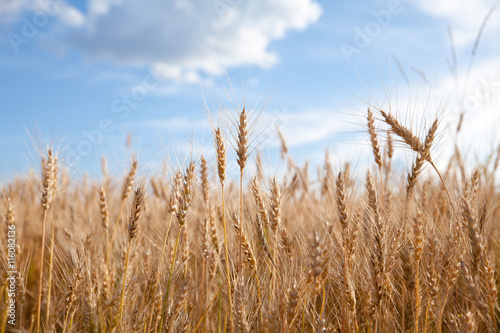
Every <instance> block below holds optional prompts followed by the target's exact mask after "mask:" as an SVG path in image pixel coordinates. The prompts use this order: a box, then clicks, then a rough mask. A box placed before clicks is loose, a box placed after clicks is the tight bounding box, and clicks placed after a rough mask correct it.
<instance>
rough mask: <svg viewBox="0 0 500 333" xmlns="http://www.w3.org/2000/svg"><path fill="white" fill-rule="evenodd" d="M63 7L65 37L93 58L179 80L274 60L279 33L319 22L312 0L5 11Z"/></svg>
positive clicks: (150, 1)
mask: <svg viewBox="0 0 500 333" xmlns="http://www.w3.org/2000/svg"><path fill="white" fill-rule="evenodd" d="M44 4H45V5H47V4H50V5H54V4H58V6H59V7H60V8H61V9H62V11H61V13H59V15H58V16H57V18H58V20H60V21H63V22H64V21H67V22H65V23H68V25H69V26H71V28H70V29H68V31H67V34H66V36H65V38H64V39H63V41H64V43H65V44H67V45H70V46H72V47H75V48H77V49H79V50H80V51H81V52H82V53H83V54H84V55H85V56H86V58H87V59H90V60H96V61H109V62H112V63H117V64H121V65H145V64H153V65H157V66H160V67H162V68H164V69H168V70H165V71H164V73H165V75H166V77H167V78H168V79H171V80H173V81H186V82H192V81H200V80H201V77H200V75H214V74H215V75H217V74H221V73H223V72H224V71H226V70H227V69H228V68H231V67H235V66H236V67H238V66H245V65H257V66H260V67H264V68H265V67H269V66H272V65H273V64H275V63H276V61H277V60H278V55H277V54H276V53H274V52H272V51H271V50H270V47H269V45H270V43H271V42H272V41H273V40H278V39H281V38H283V37H284V36H285V35H286V33H287V32H289V31H290V30H302V29H305V28H307V27H308V26H309V25H311V24H312V23H314V22H316V21H317V20H318V19H319V17H320V16H321V13H322V9H321V7H320V6H319V5H318V4H317V3H316V2H315V1H314V0H288V1H284V0H253V1H243V0H210V1H206V0H175V1H161V0H140V1H139V0H130V1H121V0H89V1H88V3H87V7H86V12H85V13H82V12H81V11H79V10H78V9H76V8H74V7H71V6H70V5H67V4H66V3H64V2H62V1H59V0H8V1H7V2H5V3H2V5H0V17H2V18H5V19H7V18H9V19H11V20H12V18H15V17H16V15H17V16H19V13H21V12H23V11H25V12H26V11H37V10H40V8H42V7H41V6H42V5H44Z"/></svg>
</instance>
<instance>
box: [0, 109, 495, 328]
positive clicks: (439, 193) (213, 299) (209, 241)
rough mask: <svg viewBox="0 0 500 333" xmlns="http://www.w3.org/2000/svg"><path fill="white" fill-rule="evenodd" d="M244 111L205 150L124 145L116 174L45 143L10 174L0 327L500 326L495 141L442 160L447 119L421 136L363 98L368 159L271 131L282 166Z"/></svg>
mask: <svg viewBox="0 0 500 333" xmlns="http://www.w3.org/2000/svg"><path fill="white" fill-rule="evenodd" d="M251 116H252V115H251V114H249V113H248V112H247V111H246V110H245V109H244V108H243V109H242V110H237V111H236V112H235V115H234V119H233V120H234V121H226V122H222V123H228V124H230V125H229V127H231V128H227V126H222V127H221V128H219V127H215V126H214V127H213V128H212V130H213V133H212V134H213V148H212V151H213V154H212V156H203V155H201V154H200V155H198V156H193V154H191V155H188V156H187V157H186V159H185V162H184V163H181V164H182V165H175V164H172V165H168V167H167V168H166V170H165V172H164V173H163V174H154V175H149V176H147V177H145V176H142V175H143V173H141V171H142V170H141V160H140V159H136V157H135V156H131V158H130V161H129V162H128V168H129V169H128V171H127V173H126V174H125V175H123V177H116V176H111V175H109V174H107V173H106V171H105V168H103V174H102V176H101V177H100V178H98V179H86V178H84V179H73V178H71V176H70V174H69V173H68V171H67V170H66V169H65V168H64V167H62V166H61V161H60V160H59V155H60V154H59V152H58V151H57V150H55V149H53V148H52V147H50V146H49V147H47V148H46V150H45V151H43V153H42V154H41V155H42V156H41V157H40V160H41V167H38V168H35V169H34V171H33V172H30V173H29V174H27V175H26V176H25V177H23V178H16V179H14V180H12V181H11V182H9V183H7V184H3V185H2V188H1V194H2V196H1V201H2V204H1V211H2V219H1V222H2V225H3V226H2V230H5V231H4V232H2V242H1V247H0V258H1V259H0V260H2V268H1V275H0V277H1V280H0V283H1V286H0V299H1V302H0V327H1V330H0V332H116V333H118V332H143V333H146V332H158V333H160V332H342V333H346V332H496V331H498V330H499V327H500V326H499V320H498V319H499V318H498V314H499V312H498V310H499V309H498V291H497V283H498V282H497V271H498V267H499V264H500V255H499V247H498V242H499V241H500V235H499V234H498V227H499V223H498V221H499V219H500V212H499V210H498V205H497V203H498V198H499V193H498V190H497V187H496V185H495V174H496V172H497V169H498V164H499V154H500V151H499V152H493V153H492V155H491V158H490V159H488V160H487V161H486V162H484V163H478V164H477V165H464V162H463V161H464V160H465V159H464V158H463V157H462V154H463V152H461V150H460V147H456V149H455V154H454V155H453V156H452V158H451V159H450V160H449V162H448V164H447V167H446V168H442V167H441V168H438V167H437V165H436V164H435V160H436V159H437V158H436V156H435V155H434V154H433V152H434V151H433V144H434V143H435V142H434V141H435V139H436V136H437V133H438V132H439V131H440V129H441V128H440V126H441V123H440V119H435V121H434V122H432V123H431V124H429V126H427V128H425V133H424V135H421V136H419V135H417V134H416V131H414V130H413V129H412V128H410V127H409V126H408V125H406V124H405V123H404V121H403V120H402V119H398V116H397V114H393V113H391V112H389V111H387V110H381V109H376V108H371V110H370V109H368V111H367V112H366V113H364V116H363V117H364V124H365V125H364V126H365V131H366V140H367V142H370V146H371V150H372V153H373V158H372V163H371V165H370V167H369V168H368V169H369V171H368V172H366V173H364V172H363V174H360V173H357V174H358V175H359V177H354V176H353V175H354V172H353V171H352V170H350V169H351V167H350V165H349V164H345V165H344V166H342V167H334V166H333V165H332V163H331V161H330V160H329V159H328V157H327V158H326V159H325V161H324V163H323V164H321V165H319V166H316V165H313V164H312V163H306V164H305V165H303V166H299V165H297V164H296V163H295V162H294V160H293V156H291V155H290V154H289V152H288V148H287V145H286V140H285V139H284V138H283V136H282V135H281V134H280V138H282V147H281V154H282V159H283V161H284V163H285V165H286V170H285V172H283V173H282V174H284V175H281V176H280V175H279V174H277V173H276V172H273V170H270V169H269V168H266V166H265V163H264V162H263V161H262V158H261V155H259V154H258V153H257V150H256V148H257V147H255V144H254V142H255V141H254V140H252V139H251V138H252V137H253V136H254V135H256V133H254V132H253V131H255V129H254V128H253V127H252V123H251V119H250V118H251ZM442 144H443V145H451V146H453V145H454V143H453V142H451V143H448V142H444V143H442ZM396 150H405V151H406V152H407V153H410V154H411V156H412V159H413V162H412V163H410V164H409V165H408V166H407V168H406V169H407V171H406V172H403V173H401V172H398V171H396V170H395V169H394V168H392V167H391V163H392V161H393V155H394V153H395V151H396ZM249 164H252V168H249ZM228 165H235V166H236V167H237V170H238V172H237V173H238V176H237V177H233V179H231V177H232V176H230V174H229V172H227V170H228ZM254 166H255V167H254ZM316 167H318V172H317V174H316V172H313V171H314V170H315V168H316ZM253 170H256V172H254V171H253ZM423 170H425V172H422V171H423ZM313 174H314V176H313ZM12 230H15V238H12V237H10V235H11V234H9V233H8V231H12ZM12 239H15V246H14V245H12V246H11V245H10V244H11V242H10V240H12ZM10 253H15V262H14V266H15V271H16V273H15V274H13V275H14V276H15V279H14V280H12V279H10V278H9V277H10V276H11V275H12V272H11V269H9V267H10V266H9V265H10V264H12V263H13V261H12V260H11V261H9V258H12V256H11V257H9V254H10ZM12 304H14V312H12ZM12 313H14V314H15V315H14V318H15V322H13V321H12V316H11V315H12ZM13 324H15V325H13Z"/></svg>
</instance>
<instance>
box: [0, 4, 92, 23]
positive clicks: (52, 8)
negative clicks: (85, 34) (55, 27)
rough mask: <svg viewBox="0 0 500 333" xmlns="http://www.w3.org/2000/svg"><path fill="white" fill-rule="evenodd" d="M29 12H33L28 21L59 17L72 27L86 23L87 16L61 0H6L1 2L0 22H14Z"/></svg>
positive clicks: (27, 17)
mask: <svg viewBox="0 0 500 333" xmlns="http://www.w3.org/2000/svg"><path fill="white" fill-rule="evenodd" d="M27 12H31V13H32V15H26V20H28V21H36V20H40V22H44V21H43V20H45V18H44V17H46V18H57V19H58V20H59V21H61V22H62V23H64V24H66V25H68V26H72V27H79V26H82V25H83V24H84V23H85V16H84V15H83V14H82V13H81V12H80V11H79V10H78V9H76V8H74V7H73V6H71V5H69V4H68V3H66V2H64V1H61V0H4V1H2V3H1V4H0V22H2V23H3V24H10V23H13V22H15V21H16V20H18V19H19V17H20V16H21V15H22V14H24V13H27ZM35 24H36V22H35ZM42 25H45V24H42Z"/></svg>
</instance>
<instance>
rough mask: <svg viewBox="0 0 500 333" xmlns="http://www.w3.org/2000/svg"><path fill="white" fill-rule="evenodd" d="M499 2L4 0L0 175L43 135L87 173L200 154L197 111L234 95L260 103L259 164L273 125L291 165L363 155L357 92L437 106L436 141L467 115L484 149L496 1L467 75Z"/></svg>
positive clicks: (499, 20) (495, 59)
mask: <svg viewBox="0 0 500 333" xmlns="http://www.w3.org/2000/svg"><path fill="white" fill-rule="evenodd" d="M499 4H500V1H498V0H497V1H494V0H489V1H488V0H481V1H460V2H458V1H452V0H437V1H430V0H412V1H403V0H401V1H398V0H391V1H343V0H339V1H313V0H288V1H282V0H266V1H264V0H262V1H260V0H259V1H257V0H253V1H248V0H209V1H206V0H175V1H174V0H170V1H164V0H163V1H160V0H142V1H138V0H129V1H126V0H124V1H122V0H87V1H84V0H81V1H66V2H64V1H56V0H3V1H2V2H1V4H0V109H1V110H2V111H1V112H2V121H1V122H0V181H6V180H8V179H9V178H11V177H12V176H14V175H23V174H24V173H26V171H27V170H28V169H29V168H30V167H34V166H37V164H36V163H38V149H39V148H40V147H43V145H44V144H45V143H53V145H54V146H55V147H59V148H60V150H61V153H60V155H61V158H62V162H63V163H64V164H66V165H67V166H69V167H70V172H71V173H72V174H74V175H76V176H79V175H82V174H83V173H85V172H89V173H90V174H92V175H98V173H99V167H100V159H101V156H103V155H106V156H107V158H108V160H109V164H110V168H111V171H112V172H115V173H122V172H123V171H124V170H125V168H126V164H127V158H128V156H130V154H131V152H132V151H134V152H136V153H137V154H138V155H139V157H140V159H141V162H142V164H143V166H144V169H146V170H156V168H160V167H161V160H162V159H165V158H166V159H170V160H171V162H172V163H181V162H182V158H183V157H182V156H185V155H186V154H187V153H189V151H190V150H194V151H195V154H199V153H205V154H211V152H212V150H213V148H212V141H211V135H210V122H209V120H208V117H207V113H206V104H207V105H208V107H209V108H210V109H211V111H212V112H213V113H214V116H215V115H216V113H217V109H218V103H222V104H224V105H226V106H229V105H230V104H229V103H230V102H229V101H228V97H229V98H230V99H232V100H233V101H235V100H237V102H238V103H239V105H240V106H241V105H242V103H243V94H242V90H244V92H245V94H244V96H245V97H244V99H245V101H246V104H247V106H251V105H252V104H253V102H255V101H257V107H262V106H264V105H265V110H264V111H263V113H262V115H261V118H260V122H259V124H260V127H259V132H263V134H262V135H261V136H260V138H259V139H258V140H257V141H258V142H259V143H260V145H259V149H261V150H263V151H264V155H265V156H266V159H268V160H269V161H270V163H271V161H272V160H274V159H275V158H276V156H277V152H276V149H275V148H276V147H277V145H278V140H277V137H276V135H274V134H273V130H274V128H275V126H276V125H277V126H279V127H280V128H281V130H282V132H283V133H284V135H285V137H286V138H287V141H288V143H289V146H290V148H291V152H292V154H293V156H294V158H295V159H296V161H297V162H298V163H299V164H302V163H304V162H305V161H306V160H312V161H316V162H320V161H321V159H322V158H323V156H324V151H325V149H326V148H327V147H328V148H329V149H330V150H331V156H332V159H334V161H335V162H334V165H340V163H341V162H344V161H348V160H358V156H365V155H363V154H366V150H367V145H366V143H367V138H366V133H364V132H363V131H364V127H363V125H364V122H365V121H364V118H363V117H364V116H365V113H366V103H363V102H362V100H366V101H368V102H370V103H373V104H375V105H380V106H383V107H387V108H388V107H389V104H390V107H391V110H392V111H393V112H394V113H397V114H398V115H399V116H400V117H401V118H402V119H404V120H405V122H406V123H407V124H412V125H413V126H414V127H415V128H417V129H423V128H424V127H425V124H428V121H429V120H431V119H433V117H434V116H436V114H439V116H440V117H442V119H443V121H442V123H443V125H445V126H443V129H442V132H441V136H442V138H443V140H442V141H443V142H446V140H445V139H444V138H446V137H451V138H452V139H451V140H455V138H453V137H452V136H453V131H452V130H451V129H452V128H453V127H454V126H456V125H454V124H455V123H454V122H456V119H457V116H458V114H459V113H460V111H459V110H467V113H466V116H465V120H466V121H465V126H464V129H463V131H462V132H461V135H460V137H459V138H457V139H456V140H458V141H457V142H459V143H460V144H462V145H463V146H464V147H466V150H467V151H468V152H470V155H471V156H473V157H474V158H477V156H485V155H487V154H488V153H489V152H491V150H492V149H493V148H494V147H496V145H497V144H498V143H499V142H500V137H499V135H497V134H496V133H497V132H498V131H497V130H496V128H497V126H498V124H499V123H498V121H499V119H500V118H499V116H498V115H499V111H500V110H499V107H500V103H499V98H498V97H497V96H498V95H499V91H500V84H499V82H500V43H498V41H499V40H498V36H500V8H497V9H496V10H494V11H493V12H492V14H491V16H490V18H489V21H488V23H487V25H486V26H485V28H484V30H483V34H482V37H481V43H480V44H479V47H478V49H477V53H476V57H475V59H474V63H473V66H472V67H471V70H470V71H468V68H469V61H470V55H471V50H472V49H473V44H474V40H475V38H476V36H477V33H478V30H479V27H480V26H481V23H482V22H483V19H484V18H485V16H486V15H487V14H488V12H489V11H490V10H491V8H492V7H493V6H495V5H499ZM449 28H450V29H451V31H452V34H453V42H454V45H455V53H456V65H455V67H456V76H455V77H454V76H453V75H452V70H451V69H450V66H449V65H448V63H453V62H454V61H453V56H452V48H451V46H450V45H451V43H450V38H449ZM229 82H230V83H229ZM230 85H231V86H232V87H233V89H234V94H233V93H232V92H231V89H230ZM456 87H458V89H456ZM224 89H225V90H226V91H228V93H224ZM227 95H229V96H227ZM259 98H260V99H259ZM388 100H390V103H389V101H388ZM462 107H465V109H463V108H462ZM129 133H130V134H131V135H132V148H131V149H127V147H126V145H125V142H126V137H127V135H128V134H129ZM193 133H194V134H193ZM452 142H453V141H452ZM190 147H192V148H190ZM452 150H453V146H451V147H450V145H443V146H442V147H439V151H438V152H439V153H441V154H443V155H446V154H449V152H450V151H452ZM401 158H402V159H404V156H403V157H401ZM443 160H445V159H444V158H443Z"/></svg>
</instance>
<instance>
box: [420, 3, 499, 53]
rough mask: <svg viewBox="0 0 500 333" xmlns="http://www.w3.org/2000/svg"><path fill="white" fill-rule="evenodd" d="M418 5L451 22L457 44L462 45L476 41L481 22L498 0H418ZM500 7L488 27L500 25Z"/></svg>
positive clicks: (492, 27) (426, 11)
mask: <svg viewBox="0 0 500 333" xmlns="http://www.w3.org/2000/svg"><path fill="white" fill-rule="evenodd" d="M415 3H416V4H417V6H418V7H419V8H420V9H421V10H422V11H423V12H425V13H427V14H429V15H431V16H434V17H437V18H439V19H442V20H444V21H446V22H449V23H450V25H451V27H452V29H453V35H454V42H455V44H456V46H458V47H460V46H463V45H465V44H467V43H470V42H472V41H474V39H475V38H476V35H477V32H478V29H479V27H480V26H481V23H482V22H483V20H484V18H485V16H486V14H487V13H488V12H489V10H490V9H491V7H492V6H494V5H495V4H496V5H498V4H499V2H498V1H497V0H474V1H456V0H416V1H415ZM498 11H499V8H497V9H496V10H495V12H494V13H493V16H492V17H490V20H489V21H488V26H487V28H488V29H492V30H493V29H494V28H498V27H499V26H500V20H499V19H498V18H499V14H500V13H499V12H498Z"/></svg>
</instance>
